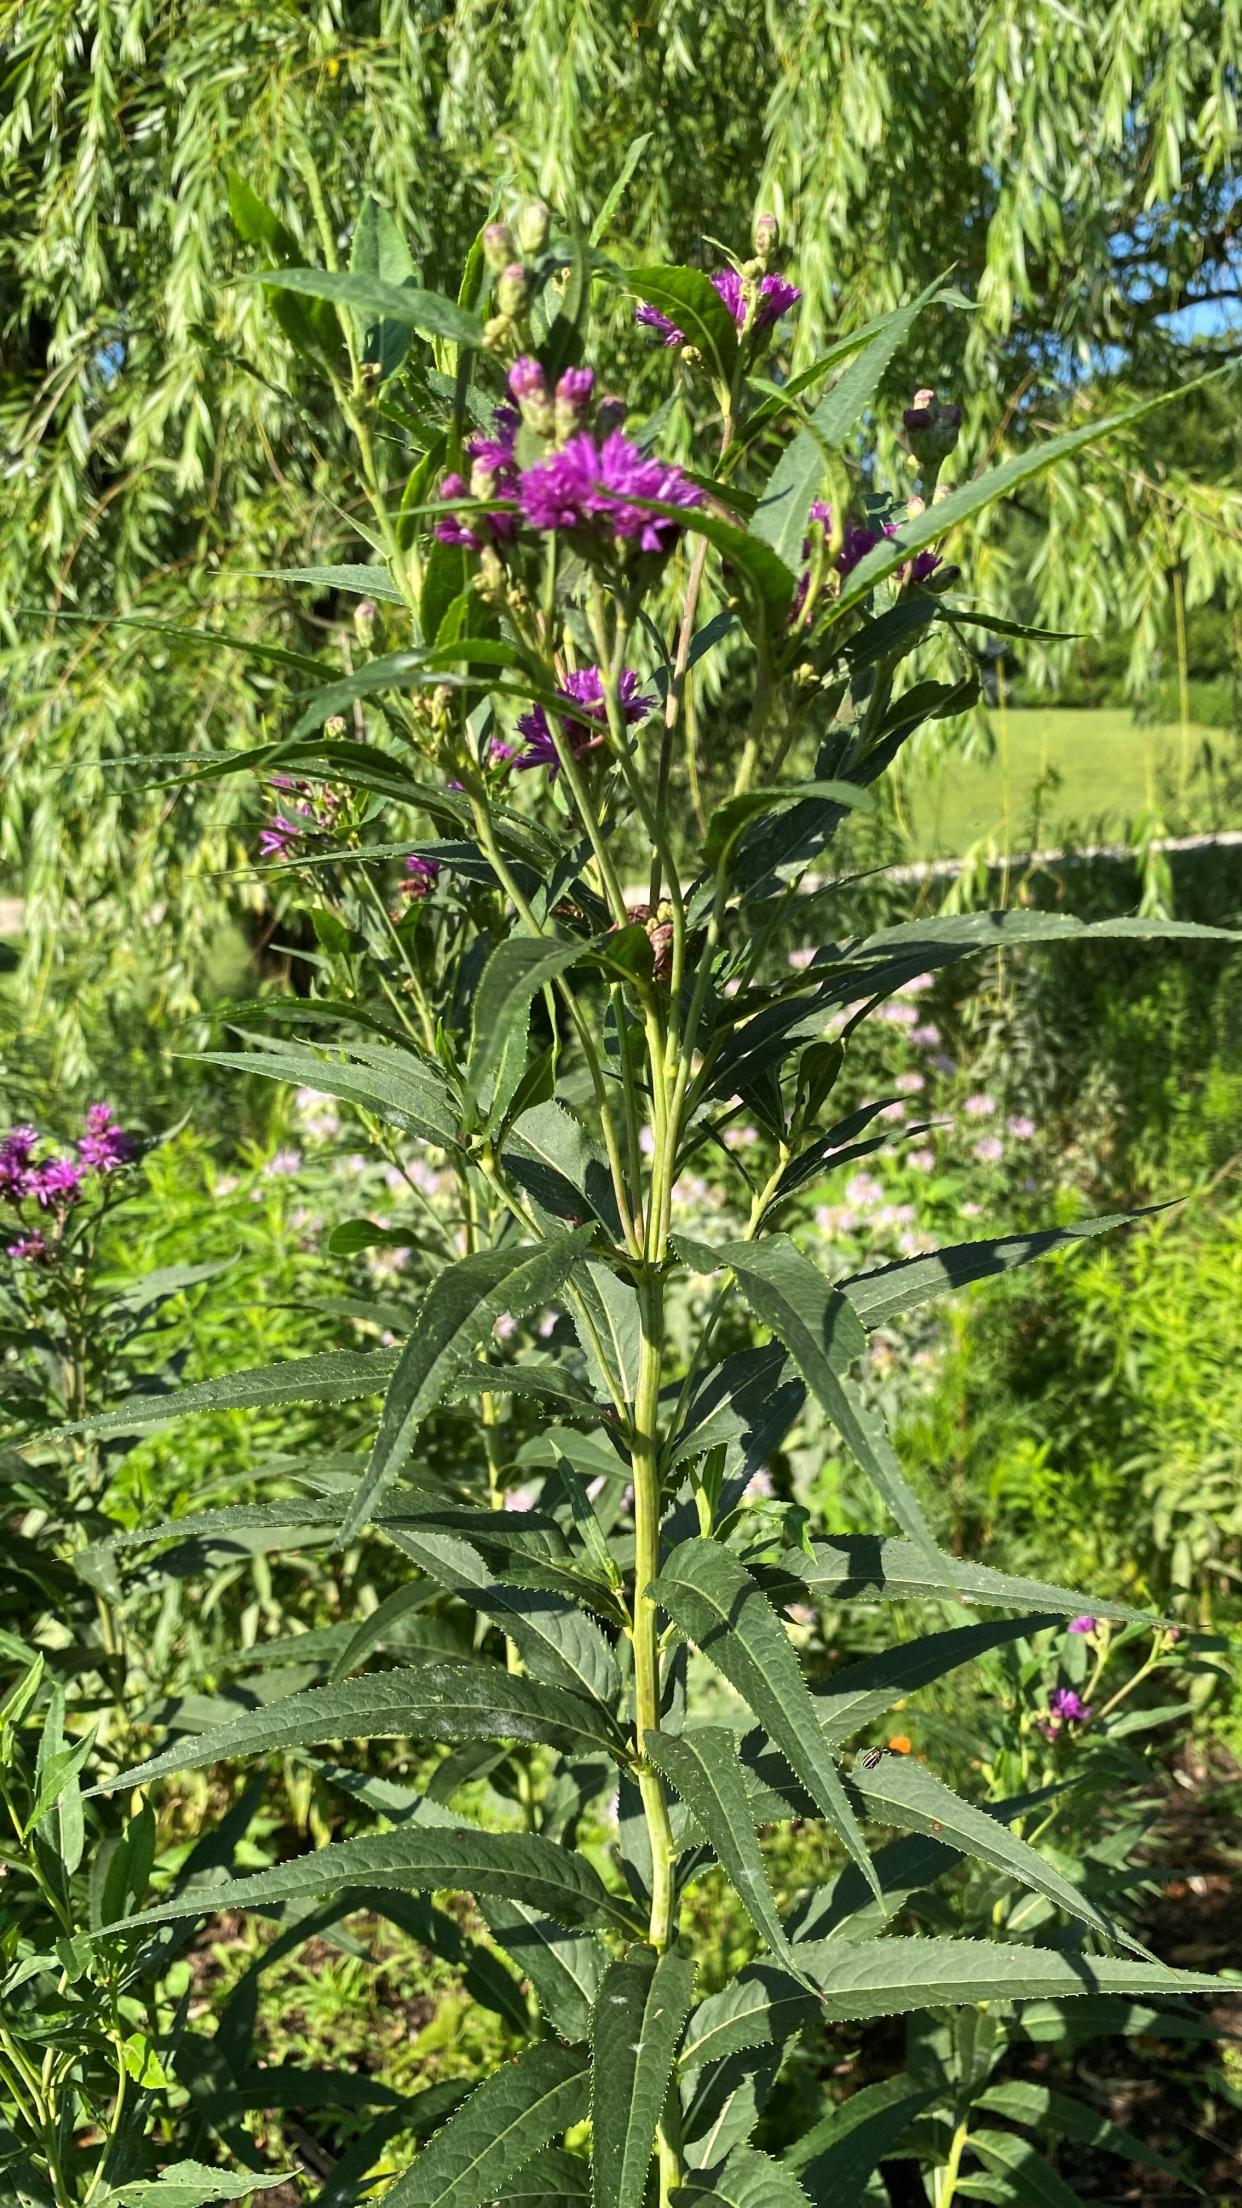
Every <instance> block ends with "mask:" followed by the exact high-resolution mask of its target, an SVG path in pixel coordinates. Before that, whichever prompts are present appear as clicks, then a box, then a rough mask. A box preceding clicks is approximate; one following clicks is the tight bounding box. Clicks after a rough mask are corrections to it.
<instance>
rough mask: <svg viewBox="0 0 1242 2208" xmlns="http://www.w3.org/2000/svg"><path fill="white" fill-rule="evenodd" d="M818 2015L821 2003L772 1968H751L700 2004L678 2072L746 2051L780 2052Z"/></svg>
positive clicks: (761, 1965)
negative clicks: (758, 2049) (750, 2049)
mask: <svg viewBox="0 0 1242 2208" xmlns="http://www.w3.org/2000/svg"><path fill="white" fill-rule="evenodd" d="M818 2015H819V1999H818V1996H817V1995H816V1994H814V1993H811V1992H810V1991H808V1989H807V1987H806V1986H803V1985H799V1983H798V1981H797V1979H796V1978H791V1977H790V1976H789V1973H788V1971H784V1970H779V1969H778V1968H777V1966H776V1965H775V1964H774V1963H749V1964H747V1966H746V1968H745V1969H744V1970H740V1971H739V1972H738V1974H737V1976H736V1978H734V1979H732V1980H731V1981H730V1983H729V1984H728V1985H727V1986H724V1987H722V1988H721V1991H720V1992H719V1993H712V1994H709V1995H708V1997H707V1999H706V2001H701V2002H700V2003H699V2006H698V2008H697V2009H696V2010H695V2012H694V2015H693V2016H692V2017H691V2019H690V2022H689V2025H688V2026H687V2029H686V2036H685V2040H684V2042H683V2044H682V2049H681V2054H680V2057H679V2059H678V2065H677V2068H678V2073H679V2075H680V2076H682V2077H690V2076H693V2075H694V2074H695V2073H696V2072H697V2071H699V2070H701V2069H702V2068H703V2067H704V2065H705V2064H707V2063H712V2062H725V2061H727V2060H728V2058H729V2057H730V2056H731V2055H737V2054H741V2053H742V2052H743V2051H744V2050H745V2049H746V2048H754V2047H767V2048H772V2049H775V2050H778V2051H779V2050H780V2049H781V2048H784V2047H785V2046H787V2045H788V2043H789V2041H790V2040H791V2039H792V2038H793V2037H794V2034H795V2033H796V2032H801V2031H803V2030H805V2029H806V2027H807V2026H808V2025H809V2024H812V2023H813V2022H814V2021H815V2019H816V2018H817V2016H818Z"/></svg>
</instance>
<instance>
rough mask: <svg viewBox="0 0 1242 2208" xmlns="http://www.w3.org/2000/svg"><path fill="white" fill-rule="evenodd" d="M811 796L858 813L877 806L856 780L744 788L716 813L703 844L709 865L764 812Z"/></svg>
mask: <svg viewBox="0 0 1242 2208" xmlns="http://www.w3.org/2000/svg"><path fill="white" fill-rule="evenodd" d="M808 797H818V798H822V799H824V800H826V801H830V802H831V803H832V804H834V805H843V806H845V807H846V809H847V810H852V811H854V812H863V813H869V812H872V811H874V809H875V799H874V798H873V797H871V796H869V795H868V793H867V791H866V790H860V789H859V788H857V786H856V785H855V784H854V783H853V782H791V783H790V784H789V786H788V787H787V788H786V789H768V790H744V791H743V792H742V794H741V796H740V797H729V798H726V799H725V801H724V803H723V805H718V806H717V807H716V810H715V812H714V813H713V814H712V817H711V820H710V821H709V823H708V829H707V840H706V842H705V843H704V845H703V856H704V858H705V860H706V861H707V864H708V865H709V866H715V865H717V864H718V863H719V861H720V859H721V858H722V857H723V856H724V853H725V852H726V850H727V849H728V848H729V846H730V844H732V843H735V842H736V841H737V838H738V837H739V836H740V835H741V833H742V830H743V829H744V828H746V827H748V826H749V824H750V822H751V821H752V820H757V819H758V818H759V817H760V816H761V815H762V814H764V813H774V812H784V811H786V810H787V809H788V807H789V806H791V805H800V804H801V803H802V802H803V800H804V798H808Z"/></svg>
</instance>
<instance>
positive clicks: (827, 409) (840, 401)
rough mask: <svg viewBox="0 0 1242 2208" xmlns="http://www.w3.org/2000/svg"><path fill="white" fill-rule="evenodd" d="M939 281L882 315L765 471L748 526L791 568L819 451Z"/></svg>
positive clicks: (853, 413)
mask: <svg viewBox="0 0 1242 2208" xmlns="http://www.w3.org/2000/svg"><path fill="white" fill-rule="evenodd" d="M943 283H944V277H943V276H937V278H936V280H935V282H934V283H931V284H929V285H928V286H927V289H926V290H925V291H922V292H920V293H919V296H918V298H917V299H914V300H912V301H911V303H910V305H909V306H906V307H898V309H897V311H896V313H894V314H889V315H886V316H885V318H884V320H883V321H882V322H881V324H880V326H879V328H878V329H877V331H876V333H875V336H874V337H873V338H872V339H871V342H870V344H869V345H868V346H867V348H866V350H865V351H864V352H860V353H857V354H856V355H855V357H854V358H853V359H852V360H851V361H850V363H849V365H848V367H846V368H844V369H842V371H841V374H840V375H839V376H838V378H837V380H836V382H835V383H834V384H833V386H832V388H831V390H830V391H828V392H826V393H825V395H824V397H823V398H822V399H821V400H820V402H819V405H818V406H817V407H816V408H815V411H814V413H813V414H812V415H811V418H810V421H809V422H808V423H807V425H806V427H805V428H803V429H800V430H799V431H798V432H797V434H796V435H795V436H794V437H793V438H792V439H791V440H790V442H789V444H787V445H786V447H785V450H784V451H783V452H782V454H781V456H780V459H779V460H778V461H777V463H776V466H775V467H774V468H773V470H772V473H771V475H770V476H769V477H768V480H767V482H766V483H765V485H764V488H763V496H762V499H761V501H760V505H759V510H758V512H757V513H756V515H755V517H754V520H753V521H752V523H751V528H752V530H753V532H754V534H755V535H756V536H757V537H761V538H762V539H763V541H764V543H765V544H770V545H771V547H772V549H773V551H774V552H777V553H779V555H780V557H781V559H782V560H783V561H784V562H785V565H786V567H791V568H793V569H794V570H795V571H796V570H797V569H798V568H800V567H801V566H802V564H803V559H802V543H803V539H804V538H805V536H806V532H807V527H808V525H809V522H810V518H811V506H812V503H813V501H814V500H815V498H816V496H817V494H818V492H819V488H820V484H821V482H822V481H823V474H824V461H825V454H826V453H835V452H840V451H841V450H842V448H843V447H844V445H845V441H846V439H847V438H848V436H849V434H850V432H851V430H852V429H853V428H854V427H855V425H856V424H857V422H858V419H859V416H860V415H861V414H862V412H863V410H864V408H865V407H866V406H868V405H869V404H870V402H871V400H872V398H873V397H874V396H875V393H876V391H877V390H878V389H879V386H880V382H881V380H882V378H883V376H884V372H885V370H886V369H887V367H888V365H889V362H890V361H891V360H892V358H893V355H894V353H895V352H896V351H897V349H898V347H899V346H900V345H902V344H904V342H905V339H906V338H907V336H908V335H909V333H910V330H911V329H912V328H913V326H914V324H915V322H916V321H917V319H918V317H919V315H920V314H921V313H922V311H923V309H924V307H925V306H926V305H927V304H928V302H929V300H931V299H933V298H934V297H935V295H936V293H937V292H938V291H939V290H940V288H941V285H942V284H943Z"/></svg>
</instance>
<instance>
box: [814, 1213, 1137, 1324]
mask: <svg viewBox="0 0 1242 2208" xmlns="http://www.w3.org/2000/svg"><path fill="white" fill-rule="evenodd" d="M1163 1208H1164V1207H1163V1206H1162V1205H1151V1206H1149V1207H1148V1208H1147V1209H1146V1210H1144V1211H1115V1212H1110V1213H1107V1214H1105V1215H1104V1216H1103V1217H1102V1218H1099V1219H1081V1220H1078V1221H1077V1222H1076V1223H1075V1224H1074V1225H1073V1226H1069V1227H1043V1228H1040V1229H1039V1231H1038V1232H1036V1233H1034V1234H1007V1235H1002V1236H1000V1237H998V1239H997V1240H995V1241H992V1242H959V1243H956V1244H954V1245H953V1246H952V1247H951V1248H949V1249H944V1250H933V1251H932V1252H931V1253H930V1255H929V1256H927V1257H911V1258H904V1259H903V1260H902V1261H901V1262H900V1263H899V1264H896V1265H881V1266H878V1267H877V1268H876V1270H875V1271H874V1272H870V1273H858V1274H856V1275H855V1276H854V1278H853V1279H852V1280H843V1281H841V1282H840V1283H839V1284H838V1285H839V1286H840V1289H841V1293H842V1295H844V1296H848V1298H849V1301H850V1303H851V1304H852V1305H853V1308H854V1310H855V1311H856V1312H857V1313H858V1316H859V1318H860V1319H861V1320H862V1322H863V1325H864V1326H865V1327H868V1328H870V1327H873V1326H886V1325H887V1324H888V1322H889V1320H890V1319H894V1318H896V1317H897V1315H898V1313H899V1312H901V1311H909V1310H912V1309H913V1307H914V1305H915V1304H918V1303H926V1302H927V1301H928V1300H929V1299H930V1298H931V1297H932V1296H942V1295H948V1294H950V1293H951V1292H952V1291H953V1290H954V1289H957V1288H966V1287H969V1286H970V1284H971V1282H972V1281H976V1280H989V1279H991V1278H992V1277H993V1275H994V1274H996V1273H1008V1272H1012V1271H1013V1270H1014V1268H1015V1267H1016V1266H1019V1265H1029V1264H1031V1263H1032V1262H1033V1260H1034V1259H1035V1258H1037V1257H1044V1256H1046V1255H1047V1253H1048V1251H1049V1250H1060V1249H1065V1248H1067V1247H1068V1246H1069V1245H1070V1244H1071V1243H1074V1242H1087V1241H1091V1240H1092V1239H1093V1238H1094V1237H1095V1236H1096V1235H1097V1234H1111V1233H1112V1231H1113V1229H1114V1227H1127V1226H1130V1225H1132V1224H1133V1222H1134V1221H1135V1220H1136V1219H1143V1218H1148V1217H1151V1216H1152V1214H1153V1213H1154V1212H1156V1211H1158V1210H1162V1209H1163Z"/></svg>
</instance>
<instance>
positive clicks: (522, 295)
mask: <svg viewBox="0 0 1242 2208" xmlns="http://www.w3.org/2000/svg"><path fill="white" fill-rule="evenodd" d="M529 297H530V274H529V271H528V270H527V269H525V268H524V267H523V266H522V263H521V261H510V262H509V264H508V266H507V268H502V269H501V272H500V274H499V276H498V277H497V278H496V305H497V307H498V308H499V309H500V312H501V313H502V314H503V315H506V316H507V317H508V319H509V321H510V322H515V321H516V320H517V318H518V316H519V315H520V314H524V313H525V311H526V302H527V300H528V299H529Z"/></svg>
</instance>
